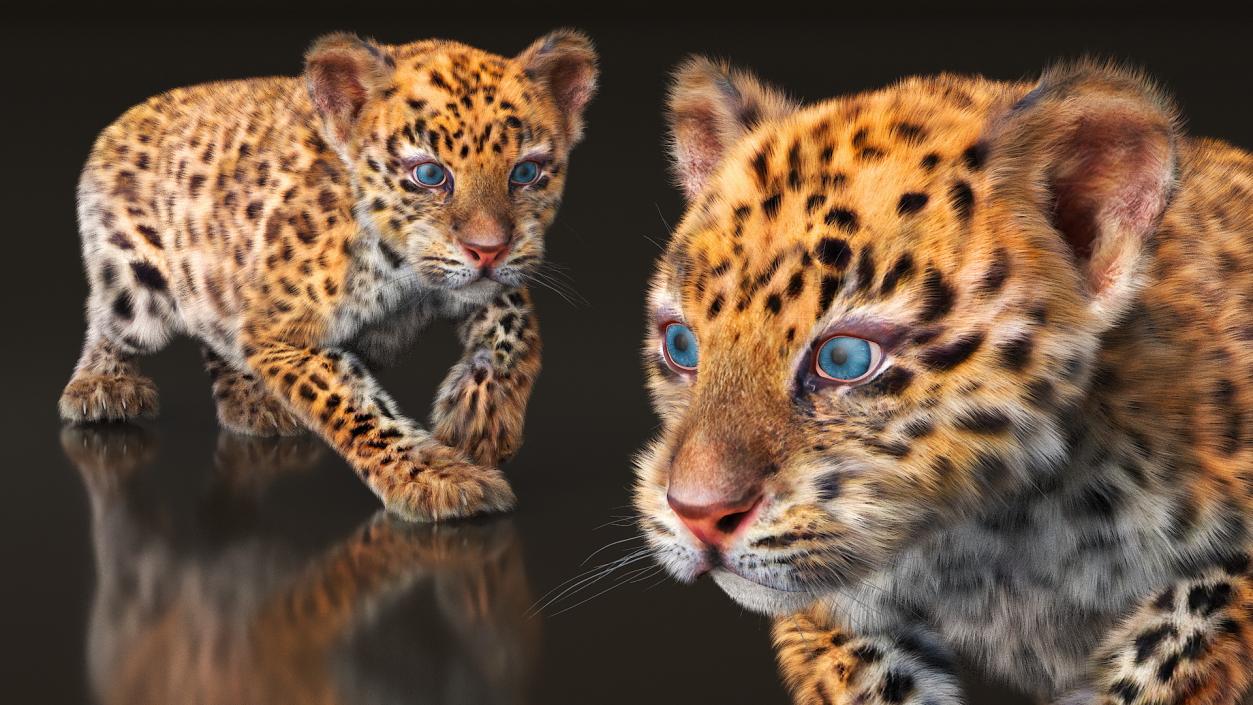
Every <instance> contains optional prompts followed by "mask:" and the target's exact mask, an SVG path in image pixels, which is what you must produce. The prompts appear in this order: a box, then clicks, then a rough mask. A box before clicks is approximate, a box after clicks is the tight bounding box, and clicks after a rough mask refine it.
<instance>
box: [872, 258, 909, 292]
mask: <svg viewBox="0 0 1253 705" xmlns="http://www.w3.org/2000/svg"><path fill="white" fill-rule="evenodd" d="M913 273H914V258H913V256H912V255H910V254H909V253H908V252H906V253H905V254H903V255H901V256H900V257H899V258H897V260H896V264H893V265H892V268H891V269H889V270H888V271H887V272H886V273H885V274H884V275H883V284H882V285H880V287H879V293H880V294H881V295H883V296H887V295H888V294H891V293H892V292H893V291H895V290H896V285H897V284H898V283H899V282H900V281H901V280H904V279H908V278H909V277H911V276H913Z"/></svg>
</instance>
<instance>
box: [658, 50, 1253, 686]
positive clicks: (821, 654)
mask: <svg viewBox="0 0 1253 705" xmlns="http://www.w3.org/2000/svg"><path fill="white" fill-rule="evenodd" d="M670 117H671V122H672V127H673V131H674V143H673V144H674V157H675V162H676V164H677V171H678V174H679V177H680V180H681V182H682V183H683V185H684V187H685V189H686V191H687V194H688V197H689V200H690V206H689V209H688V212H687V214H686V215H685V216H684V218H683V220H682V222H681V223H680V225H679V227H678V229H677V230H676V232H675V234H674V238H673V240H672V241H671V242H670V245H669V247H668V248H667V251H666V253H665V254H664V255H663V256H662V258H661V261H660V263H659V266H658V271H657V274H656V277H655V278H654V280H653V286H652V289H651V292H650V299H649V312H650V315H651V317H652V321H651V325H650V326H649V328H648V338H647V340H648V342H647V347H646V355H647V360H648V363H649V366H650V370H651V372H652V374H651V388H652V392H653V396H654V400H655V402H656V406H657V408H658V410H659V412H660V414H661V416H662V418H663V426H662V431H661V433H660V435H659V438H658V439H657V440H656V441H655V442H654V443H653V444H652V445H650V446H649V448H648V449H647V450H646V452H645V453H644V454H643V455H642V456H641V462H640V465H639V481H638V484H637V495H636V504H637V506H638V508H639V511H640V514H641V525H642V527H643V528H644V530H645V532H646V533H647V535H648V538H649V539H650V541H651V543H652V546H653V548H654V550H655V551H656V554H657V557H658V559H659V560H660V561H661V563H662V564H663V565H665V566H666V568H668V569H669V570H670V572H671V573H673V574H674V575H675V576H676V577H678V578H680V579H684V580H691V579H693V578H695V577H696V576H698V575H701V574H704V573H710V574H712V576H713V578H714V580H715V581H716V582H717V583H718V584H719V585H720V586H721V587H722V588H723V589H724V590H725V591H726V592H727V593H729V594H730V595H731V596H732V597H734V598H735V599H736V600H738V601H739V602H740V603H741V604H743V605H745V606H747V607H750V608H752V609H756V610H760V611H763V612H767V613H770V614H772V615H774V616H775V617H776V621H775V643H776V646H777V648H778V654H779V662H780V664H781V666H782V670H783V675H784V678H785V680H786V682H787V684H788V685H789V687H790V688H791V689H792V691H793V693H794V695H795V698H796V701H797V702H800V703H807V704H813V705H830V704H839V705H851V704H853V703H857V704H859V705H889V704H894V703H895V704H908V705H953V704H955V703H961V702H963V701H964V698H963V695H962V693H961V689H960V684H959V682H958V680H957V677H956V670H955V669H954V667H953V663H954V662H956V661H957V660H958V659H960V660H962V661H965V662H966V663H974V664H977V665H979V666H982V667H983V668H984V669H986V670H987V671H990V672H991V673H993V674H995V675H997V676H999V677H1001V678H1003V679H1005V680H1007V681H1009V682H1010V683H1012V684H1013V685H1015V686H1017V687H1018V688H1020V689H1022V690H1023V691H1026V692H1030V693H1033V694H1035V695H1037V696H1039V698H1040V701H1041V702H1061V703H1065V704H1066V705H1079V704H1080V703H1085V704H1089V705H1093V704H1098V703H1099V704H1100V705H1153V704H1159V703H1160V704H1163V705H1165V704H1170V705H1235V703H1237V702H1238V701H1239V699H1240V697H1241V694H1242V693H1246V692H1248V691H1249V689H1250V685H1251V684H1253V566H1251V565H1250V550H1251V549H1253V438H1251V437H1250V432H1249V423H1248V422H1249V419H1250V415H1251V414H1253V326H1251V325H1250V313H1251V312H1253V158H1250V156H1249V154H1248V153H1247V152H1244V151H1241V150H1240V149H1237V148H1235V147H1232V146H1230V145H1227V144H1223V143H1221V142H1218V141H1215V140H1208V139H1197V138H1190V137H1187V136H1185V135H1184V134H1183V133H1182V132H1181V130H1180V128H1179V125H1178V120H1177V118H1176V114H1175V111H1174V108H1173V107H1172V105H1171V104H1170V102H1169V101H1168V100H1167V99H1166V98H1165V97H1164V96H1163V94H1162V93H1161V92H1160V91H1159V90H1158V89H1156V88H1155V87H1154V86H1153V85H1152V84H1151V83H1149V82H1148V81H1147V80H1145V79H1144V78H1143V77H1142V76H1139V75H1137V74H1135V73H1132V72H1129V71H1125V70H1122V69H1119V68H1115V67H1108V66H1102V65H1096V64H1092V63H1079V64H1076V65H1070V66H1062V67H1059V68H1056V69H1052V70H1050V71H1047V72H1046V73H1045V74H1044V75H1043V77H1042V78H1041V79H1040V80H1039V81H1038V82H1037V83H1036V84H1034V85H1029V84H1025V83H1001V82H993V81H988V80H984V79H981V78H977V77H962V76H952V75H942V76H935V77H927V78H913V79H908V80H905V81H902V82H900V83H898V84H896V85H894V86H891V87H889V88H886V89H883V90H879V91H873V92H868V93H864V94H860V95H854V96H847V97H843V98H837V99H833V100H829V101H825V102H822V103H819V104H816V105H813V106H809V107H802V106H798V105H795V104H793V103H792V102H790V101H788V100H787V99H785V98H784V97H783V96H782V94H781V93H779V92H778V91H776V90H774V89H772V88H769V87H767V86H764V85H763V84H761V83H760V82H758V81H757V80H755V79H754V78H752V77H751V76H749V75H747V74H743V73H737V72H733V71H730V70H728V69H727V68H726V67H723V66H719V65H716V64H714V63H712V62H708V61H701V60H696V61H692V62H690V63H689V64H687V65H686V66H685V67H684V68H683V69H682V70H681V71H680V72H679V74H678V77H677V80H676V82H675V84H674V88H673V92H672V94H671V114H670Z"/></svg>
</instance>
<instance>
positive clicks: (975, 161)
mask: <svg viewBox="0 0 1253 705" xmlns="http://www.w3.org/2000/svg"><path fill="white" fill-rule="evenodd" d="M987 158H988V148H987V145H985V144H983V143H981V142H976V143H974V144H972V145H970V146H969V147H967V148H966V151H964V152H962V161H964V162H966V166H968V167H970V168H971V169H972V170H974V171H978V170H980V169H982V168H983V165H984V163H985V162H986V161H987Z"/></svg>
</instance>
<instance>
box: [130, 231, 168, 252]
mask: <svg viewBox="0 0 1253 705" xmlns="http://www.w3.org/2000/svg"><path fill="white" fill-rule="evenodd" d="M135 231H136V232H138V233H139V234H140V235H143V236H144V239H145V240H147V241H148V242H149V243H151V244H152V246H153V247H155V248H157V249H163V248H164V245H162V244H161V236H160V235H158V234H157V231H156V229H155V228H152V227H150V226H147V225H136V226H135Z"/></svg>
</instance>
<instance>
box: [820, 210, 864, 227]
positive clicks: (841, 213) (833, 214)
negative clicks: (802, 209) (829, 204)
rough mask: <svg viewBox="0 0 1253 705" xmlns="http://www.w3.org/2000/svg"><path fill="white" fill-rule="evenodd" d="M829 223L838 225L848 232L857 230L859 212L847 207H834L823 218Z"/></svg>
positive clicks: (833, 225)
mask: <svg viewBox="0 0 1253 705" xmlns="http://www.w3.org/2000/svg"><path fill="white" fill-rule="evenodd" d="M823 220H824V222H826V224H827V225H830V226H832V227H838V228H839V229H840V230H843V231H844V232H846V233H851V232H855V231H856V230H857V214H856V213H854V212H853V211H850V210H848V209H847V208H832V209H831V210H829V211H827V215H826V217H825V218H823Z"/></svg>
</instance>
